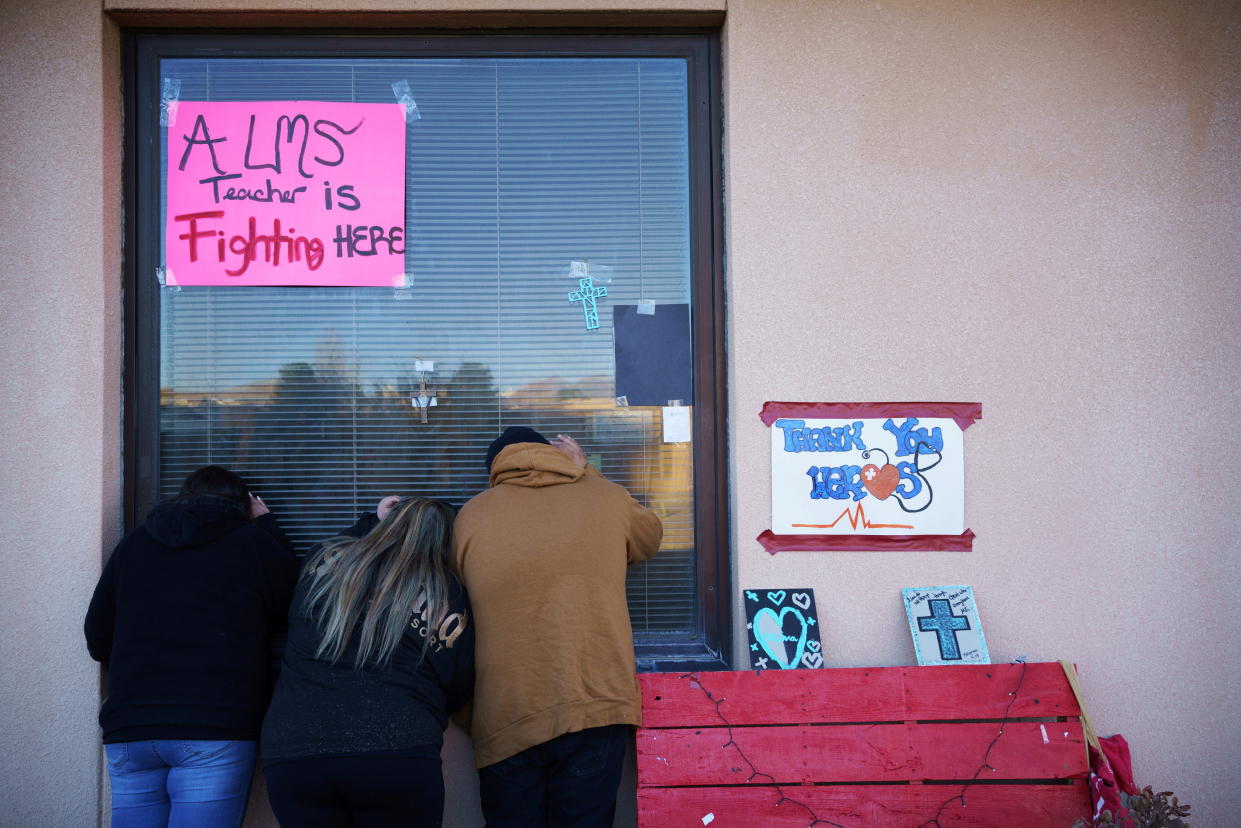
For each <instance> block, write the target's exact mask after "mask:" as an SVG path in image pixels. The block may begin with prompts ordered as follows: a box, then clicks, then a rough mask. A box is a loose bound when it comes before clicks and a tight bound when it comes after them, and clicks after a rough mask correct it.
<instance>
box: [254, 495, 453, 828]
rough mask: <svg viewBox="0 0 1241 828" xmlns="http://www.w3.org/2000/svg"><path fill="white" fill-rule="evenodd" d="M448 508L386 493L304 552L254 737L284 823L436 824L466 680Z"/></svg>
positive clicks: (272, 798) (274, 805)
mask: <svg viewBox="0 0 1241 828" xmlns="http://www.w3.org/2000/svg"><path fill="white" fill-rule="evenodd" d="M454 516H455V515H454V510H453V508H452V507H451V506H449V505H448V504H446V503H442V502H440V501H436V500H427V499H425V498H417V497H411V498H404V499H401V498H396V497H391V498H384V499H383V500H382V501H380V503H379V508H378V509H377V510H376V513H375V514H371V515H365V516H363V518H362V519H361V520H359V521H358V523H356V524H355V525H354V526H353V527H351V528H350V529H349V530H347V531H346V533H345V536H342V537H339V538H334V539H332V540H330V541H328V542H326V543H325V544H323V546H322V547H321V548H320V549H319V550H318V551H317V552H315V553H314V554H313V555H312V556H311V557H310V559H309V560H308V561H307V562H306V568H305V570H304V572H303V574H302V577H301V580H300V581H299V582H298V585H297V590H296V592H295V593H294V595H293V605H292V608H291V609H290V610H289V643H288V649H287V651H286V653H285V657H284V664H283V668H282V670H281V675H280V681H279V683H278V684H277V686H276V692H275V696H274V698H273V699H272V704H271V707H270V709H269V710H268V711H267V718H266V719H265V720H264V722H263V733H262V743H261V750H262V757H263V770H264V773H265V775H266V777H267V790H268V798H269V799H270V801H271V806H272V810H273V811H274V812H275V814H276V818H277V819H278V820H280V824H281V825H284V826H298V828H303V827H304V826H336V825H340V826H346V825H355V826H387V825H394V826H395V825H401V826H439V825H440V824H441V821H442V818H443V809H444V781H443V774H442V772H441V769H440V746H441V744H442V742H443V732H444V728H445V727H446V726H447V723H448V714H449V713H450V712H451V711H452V710H454V709H455V708H456V707H457V706H459V705H460V704H462V703H463V702H465V701H467V700H468V699H469V696H470V694H471V692H472V691H473V686H474V629H473V625H472V624H471V623H470V609H469V603H468V600H467V598H466V595H465V589H464V588H463V587H462V586H461V582H460V581H459V580H458V579H457V576H456V574H455V573H454V572H453V571H452V562H451V561H452V525H453V518H454Z"/></svg>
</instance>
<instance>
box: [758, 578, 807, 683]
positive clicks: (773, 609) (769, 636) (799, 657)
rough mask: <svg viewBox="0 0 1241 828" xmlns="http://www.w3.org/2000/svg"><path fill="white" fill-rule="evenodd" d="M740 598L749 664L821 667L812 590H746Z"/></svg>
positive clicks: (793, 667) (802, 667) (783, 667)
mask: <svg viewBox="0 0 1241 828" xmlns="http://www.w3.org/2000/svg"><path fill="white" fill-rule="evenodd" d="M742 598H743V600H742V603H743V604H745V620H746V625H745V628H746V632H747V634H748V638H749V642H750V649H749V651H748V654H749V657H750V666H751V667H753V668H754V669H755V670H776V669H780V670H796V669H799V668H801V669H804V668H815V667H822V666H823V645H822V643H821V642H820V640H819V613H818V609H817V608H816V607H815V605H814V590H813V589H747V590H745V592H744V593H742Z"/></svg>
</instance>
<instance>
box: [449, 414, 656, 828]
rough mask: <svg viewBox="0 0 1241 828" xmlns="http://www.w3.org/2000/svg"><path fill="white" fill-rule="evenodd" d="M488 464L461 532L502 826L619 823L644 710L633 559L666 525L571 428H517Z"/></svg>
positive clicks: (461, 560)
mask: <svg viewBox="0 0 1241 828" xmlns="http://www.w3.org/2000/svg"><path fill="white" fill-rule="evenodd" d="M487 467H488V468H489V469H490V472H491V488H489V489H487V490H486V491H484V492H482V493H481V494H479V495H477V496H476V497H474V498H473V499H472V500H470V502H469V503H467V504H465V506H464V507H462V509H461V513H460V514H459V515H458V517H457V523H456V530H455V532H456V552H457V565H458V567H459V570H460V572H461V574H462V577H463V578H464V580H465V585H466V589H467V590H468V591H469V594H470V602H471V604H472V605H473V608H474V621H475V632H476V636H477V650H476V653H477V656H476V679H475V684H474V711H473V720H472V726H471V735H472V736H473V739H474V754H475V761H476V763H477V765H478V768H479V774H478V775H479V785H480V788H481V793H482V802H483V813H484V815H485V816H486V818H487V825H488V828H510V826H512V827H515V826H521V828H542V826H555V828H570V827H572V828H587V826H589V828H596V827H597V828H608V826H611V825H612V818H613V813H614V812H615V810H616V788H617V785H618V784H619V782H620V775H621V765H622V763H623V761H624V755H625V744H626V742H627V741H628V737H629V733H630V727H632V726H635V725H638V724H640V723H641V698H640V696H639V693H638V684H637V680H636V679H635V677H634V672H635V669H634V655H633V633H632V631H631V629H630V626H629V608H628V604H627V603H626V600H625V567H626V566H627V565H628V564H632V563H637V562H638V561H644V560H646V559H647V558H650V557H651V556H652V555H654V554H655V552H656V551H657V550H658V549H659V542H660V540H661V538H662V537H663V526H662V524H661V523H660V521H659V518H658V517H656V516H655V515H654V514H653V513H652V512H651V511H649V510H648V509H646V508H645V507H643V506H641V505H640V504H639V503H638V502H637V501H635V500H634V499H633V498H632V497H630V496H629V493H628V492H626V491H625V489H624V488H623V487H621V486H618V485H617V484H615V483H611V482H609V481H608V480H607V479H605V478H604V477H603V475H601V474H600V473H599V472H598V471H597V470H596V469H595V468H594V467H593V466H591V465H590V464H588V463H587V462H586V455H585V454H584V453H583V452H582V449H581V447H579V446H578V444H577V442H576V441H575V440H574V439H573V438H571V437H566V436H565V435H559V436H557V437H556V439H555V440H554V441H553V442H551V443H549V442H548V441H547V440H546V439H544V437H543V436H542V435H541V434H539V433H538V432H537V431H534V430H533V429H529V428H523V427H517V426H514V427H511V428H508V429H506V430H505V432H504V433H503V434H502V435H501V436H500V437H499V438H497V439H496V440H495V442H493V443H492V444H491V448H490V449H489V450H488V452H487Z"/></svg>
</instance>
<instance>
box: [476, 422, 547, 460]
mask: <svg viewBox="0 0 1241 828" xmlns="http://www.w3.org/2000/svg"><path fill="white" fill-rule="evenodd" d="M517 443H542V444H544V445H551V444H550V443H548V442H547V438H546V437H544V436H543V435H542V434H539V433H538V432H537V431H535V430H534V429H533V428H528V427H527V426H509V427H508V428H506V429H504V433H503V434H501V435H500V436H499V437H497V438H495V439H494V440H492V441H491V445H490V446H488V447H487V460H486V463H487V470H488V471H491V464H492V463H493V462H494V461H495V459H496V455H497V454H499V453H500V452H502V451H504V450H505V449H506V448H508V447H509V446H512V445H516V444H517Z"/></svg>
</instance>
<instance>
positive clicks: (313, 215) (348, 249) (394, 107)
mask: <svg viewBox="0 0 1241 828" xmlns="http://www.w3.org/2000/svg"><path fill="white" fill-rule="evenodd" d="M167 177H168V185H167V186H168V190H167V193H168V199H167V213H166V216H165V250H166V257H165V262H166V268H165V281H166V283H167V284H173V285H343V286H352V287H402V286H404V285H405V283H406V280H405V108H404V107H403V106H402V105H401V104H397V103H392V104H369V103H368V104H359V103H326V102H321V101H264V102H206V101H181V102H180V103H179V104H178V106H177V117H176V121H175V124H174V125H172V126H169V128H168V169H167Z"/></svg>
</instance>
